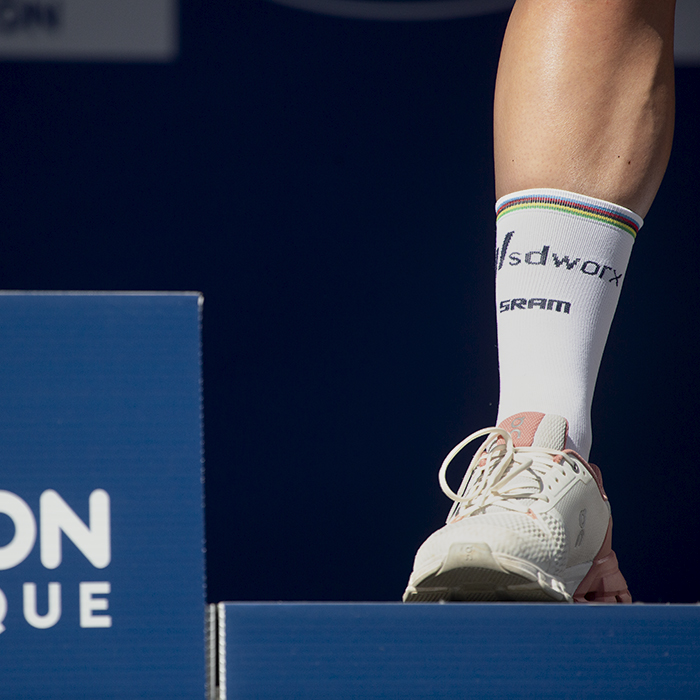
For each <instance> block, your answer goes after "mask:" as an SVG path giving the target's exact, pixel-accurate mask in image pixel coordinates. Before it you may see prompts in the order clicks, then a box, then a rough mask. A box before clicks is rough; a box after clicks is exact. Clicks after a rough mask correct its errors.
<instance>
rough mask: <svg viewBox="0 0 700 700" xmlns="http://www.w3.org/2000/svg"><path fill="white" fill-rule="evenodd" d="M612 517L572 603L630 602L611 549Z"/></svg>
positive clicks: (623, 579) (625, 582)
mask: <svg viewBox="0 0 700 700" xmlns="http://www.w3.org/2000/svg"><path fill="white" fill-rule="evenodd" d="M611 545H612V518H611V519H610V524H609V525H608V531H607V533H606V535H605V540H604V541H603V546H602V547H601V548H600V551H599V552H598V554H597V555H596V557H595V559H594V560H593V565H592V566H591V568H590V570H589V572H588V573H587V574H586V575H585V576H584V577H583V580H582V581H581V583H580V584H579V585H578V588H577V589H576V591H575V592H574V595H573V598H574V603H631V602H632V596H631V595H630V592H629V590H628V588H627V581H625V577H624V576H623V575H622V572H621V571H620V567H619V565H618V563H617V556H615V552H613V551H612V546H611Z"/></svg>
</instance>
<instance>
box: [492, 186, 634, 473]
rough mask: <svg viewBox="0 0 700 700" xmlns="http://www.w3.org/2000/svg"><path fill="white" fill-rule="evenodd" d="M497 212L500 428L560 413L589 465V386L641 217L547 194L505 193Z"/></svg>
mask: <svg viewBox="0 0 700 700" xmlns="http://www.w3.org/2000/svg"><path fill="white" fill-rule="evenodd" d="M496 214H497V219H496V220H497V226H496V246H497V247H496V312H497V316H498V359H499V367H500V382H501V388H500V400H499V406H498V422H499V423H500V422H501V421H502V420H504V419H505V418H507V417H508V416H511V415H514V414H515V413H518V412H522V411H540V412H542V413H555V414H557V415H560V416H564V418H566V419H567V420H568V421H569V438H568V441H567V447H570V448H572V449H574V450H576V451H577V452H578V453H579V454H581V456H582V457H583V458H584V459H588V454H589V451H590V448H591V440H592V436H591V417H590V416H591V403H592V401H593V390H594V388H595V382H596V378H597V376H598V368H599V367H600V360H601V358H602V356H603V349H604V348H605V342H606V340H607V337H608V332H609V330H610V324H611V323H612V319H613V316H614V314H615V308H616V307H617V300H618V298H619V296H620V290H621V288H622V280H623V278H624V274H625V271H626V269H627V263H628V261H629V256H630V253H631V252H632V244H633V243H634V239H635V236H636V235H637V231H638V230H639V229H640V228H641V226H642V223H643V222H642V219H641V217H639V216H637V215H636V214H634V213H633V212H631V211H630V210H629V209H625V208H624V207H621V206H618V205H616V204H610V203H609V202H604V201H602V200H599V199H593V198H592V197H584V196H582V195H578V194H574V193H571V192H565V191H563V190H551V189H538V190H524V191H522V192H515V193H513V194H510V195H507V196H506V197H502V198H501V199H499V200H498V202H497V204H496Z"/></svg>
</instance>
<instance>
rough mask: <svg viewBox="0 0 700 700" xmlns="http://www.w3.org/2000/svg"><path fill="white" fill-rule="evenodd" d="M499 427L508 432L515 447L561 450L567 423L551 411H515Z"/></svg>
mask: <svg viewBox="0 0 700 700" xmlns="http://www.w3.org/2000/svg"><path fill="white" fill-rule="evenodd" d="M498 427H499V428H503V430H506V431H508V432H509V433H510V436H511V438H513V445H514V446H515V447H544V448H545V449H548V450H563V449H564V447H565V446H566V435H567V433H568V430H569V424H568V423H567V422H566V418H562V417H561V416H555V415H554V414H552V413H548V414H544V413H534V412H532V413H516V414H515V415H514V416H511V417H510V418H506V419H505V420H504V421H502V422H501V423H500V424H499V426H498Z"/></svg>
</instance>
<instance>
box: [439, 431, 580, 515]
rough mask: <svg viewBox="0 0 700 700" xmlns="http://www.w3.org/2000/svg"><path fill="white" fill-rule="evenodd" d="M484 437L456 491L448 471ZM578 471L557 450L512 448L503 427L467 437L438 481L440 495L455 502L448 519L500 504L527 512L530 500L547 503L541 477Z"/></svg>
mask: <svg viewBox="0 0 700 700" xmlns="http://www.w3.org/2000/svg"><path fill="white" fill-rule="evenodd" d="M484 435H487V436H488V437H487V439H486V441H485V442H484V444H483V445H482V447H481V449H480V450H478V451H477V452H476V454H475V455H474V457H473V458H472V460H471V462H470V464H469V468H468V469H467V471H466V474H465V475H464V478H463V479H462V483H461V484H460V487H459V488H458V489H457V492H454V491H453V490H452V489H451V488H450V486H449V484H448V483H447V478H446V474H447V468H448V467H449V465H450V463H451V462H452V460H453V459H454V458H455V457H456V456H457V455H458V454H459V453H460V452H461V451H462V450H463V449H464V448H465V447H466V446H467V445H468V444H469V443H470V442H472V441H474V440H476V439H477V438H480V437H483V436H484ZM565 463H566V464H568V465H569V466H570V467H571V468H572V469H573V471H575V472H578V471H579V466H578V465H577V464H576V463H575V462H573V461H572V459H571V457H570V456H569V455H568V454H567V453H565V452H562V451H560V450H550V449H547V448H544V447H515V446H514V445H513V438H512V437H511V435H510V433H508V432H507V431H506V430H503V429H502V428H484V429H483V430H478V431H477V432H475V433H472V434H471V435H469V436H468V437H466V438H465V439H464V440H462V442H460V443H459V444H458V445H457V446H455V447H454V449H452V451H451V452H450V453H449V454H448V455H447V457H445V460H444V461H443V463H442V466H441V467H440V472H439V474H438V479H439V481H440V487H441V488H442V490H443V492H444V493H445V494H446V495H447V496H449V497H450V498H451V499H452V500H453V501H454V502H455V503H454V505H453V506H452V509H451V510H450V513H449V515H448V517H447V520H448V521H450V520H451V519H452V518H453V517H455V516H456V515H457V513H459V515H461V516H465V515H474V514H476V513H478V512H480V511H483V510H484V509H485V508H486V507H487V506H491V505H499V506H501V507H503V508H506V509H508V510H513V511H517V512H521V513H526V512H527V511H528V509H529V506H530V505H531V503H532V501H533V500H541V501H545V502H549V497H548V496H547V494H546V492H545V491H546V489H545V481H544V477H546V476H547V475H549V474H551V470H552V469H558V470H560V471H561V473H562V474H566V470H565V468H564V464H565Z"/></svg>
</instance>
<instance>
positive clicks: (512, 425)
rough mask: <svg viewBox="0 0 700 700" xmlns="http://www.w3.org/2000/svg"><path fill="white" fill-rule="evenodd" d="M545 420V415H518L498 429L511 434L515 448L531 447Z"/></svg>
mask: <svg viewBox="0 0 700 700" xmlns="http://www.w3.org/2000/svg"><path fill="white" fill-rule="evenodd" d="M543 418H544V413H536V412H534V411H532V412H528V413H518V414H516V415H514V416H511V417H510V418H506V419H505V420H504V421H502V422H501V423H500V424H499V426H498V427H499V428H502V429H503V430H505V431H507V432H509V433H510V436H511V438H512V439H513V445H514V446H515V447H529V446H530V445H532V441H533V440H534V439H535V433H536V432H537V428H538V427H539V425H540V423H541V422H542V419H543Z"/></svg>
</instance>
